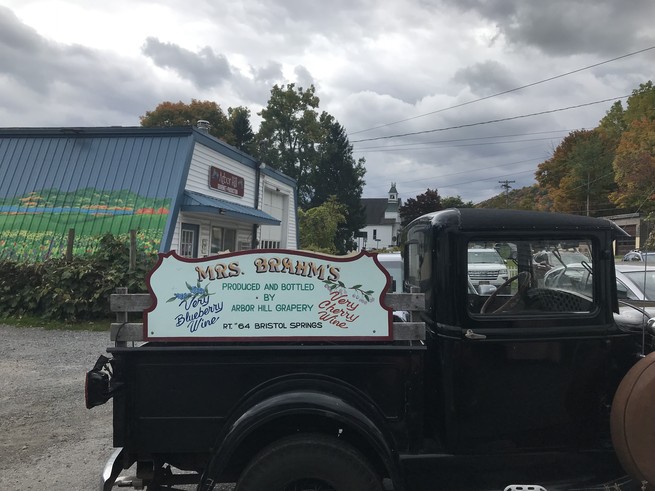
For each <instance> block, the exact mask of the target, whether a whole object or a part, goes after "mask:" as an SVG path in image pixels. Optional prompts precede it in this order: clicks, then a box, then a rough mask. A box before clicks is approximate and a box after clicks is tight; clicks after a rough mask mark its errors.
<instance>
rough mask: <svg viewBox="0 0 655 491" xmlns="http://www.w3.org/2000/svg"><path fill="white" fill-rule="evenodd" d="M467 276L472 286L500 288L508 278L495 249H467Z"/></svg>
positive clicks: (503, 263)
mask: <svg viewBox="0 0 655 491" xmlns="http://www.w3.org/2000/svg"><path fill="white" fill-rule="evenodd" d="M468 275H469V278H470V279H471V283H472V284H473V286H478V285H494V286H500V285H502V284H503V283H505V281H507V279H508V278H509V272H508V270H507V265H506V264H505V261H503V258H502V257H500V254H498V252H497V251H496V250H495V249H469V250H468Z"/></svg>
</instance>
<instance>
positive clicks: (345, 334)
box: [143, 249, 393, 343]
mask: <svg viewBox="0 0 655 491" xmlns="http://www.w3.org/2000/svg"><path fill="white" fill-rule="evenodd" d="M286 259H288V260H289V261H290V262H285V260H286ZM298 263H301V264H302V265H303V267H305V266H306V265H312V268H313V269H307V268H309V266H307V268H305V269H302V268H301V269H297V268H299V266H298ZM349 265H350V267H349ZM294 268H296V269H295V270H294ZM191 272H194V273H193V274H194V278H193V279H194V280H195V279H199V278H202V280H201V281H198V283H195V281H193V280H192V278H191ZM304 273H306V274H304ZM203 275H204V276H203ZM210 276H214V277H213V278H211V277H210ZM182 277H184V279H183V278H182ZM167 278H174V282H175V283H176V284H177V287H176V288H174V287H173V286H172V285H171V283H173V282H172V281H169V280H167ZM362 278H365V279H362ZM204 280H207V283H206V284H205V286H203V285H202V284H203V283H204ZM342 280H343V281H342ZM240 281H241V283H239V282H240ZM243 281H245V282H246V283H243ZM289 282H293V283H289ZM391 282H392V280H391V276H390V275H389V273H388V272H387V271H386V269H385V268H384V267H383V266H382V265H381V264H380V262H379V261H378V258H377V253H371V252H369V251H364V250H363V251H360V252H359V253H358V254H357V255H354V256H332V255H325V254H317V253H313V252H309V251H299V250H288V249H251V250H248V251H240V252H234V253H227V254H220V255H215V256H209V257H204V258H185V257H181V256H179V255H178V254H177V252H176V251H174V250H173V251H169V252H166V253H160V254H159V258H158V261H157V263H156V265H155V266H154V267H153V269H152V270H151V271H150V272H149V273H148V275H147V277H146V283H147V286H148V291H149V293H150V296H151V298H152V304H151V306H150V307H149V308H148V309H146V310H145V311H144V316H143V339H144V340H145V341H164V342H238V343H248V342H268V341H274V342H280V341H282V342H290V341H293V342H295V341H318V342H320V341H331V342H334V341H390V340H392V324H393V309H391V308H390V307H388V306H386V305H385V303H384V297H385V295H386V294H387V292H388V291H389V287H390V285H391ZM350 283H352V284H350ZM364 283H367V285H366V286H363V284H364ZM210 284H211V285H212V287H211V288H210ZM284 284H287V285H289V284H290V285H291V286H293V289H294V290H296V291H294V292H290V293H289V292H284V294H283V295H282V297H283V298H284V297H285V296H286V297H287V298H288V297H289V295H291V298H293V300H292V301H297V302H298V303H292V304H290V305H289V304H285V303H282V304H279V303H273V302H272V300H271V303H270V305H273V306H274V307H275V308H271V307H270V306H269V307H268V308H269V310H267V311H261V310H262V309H263V308H264V307H262V305H267V304H266V303H264V299H265V298H266V296H268V297H269V298H271V299H272V298H273V297H275V296H276V295H277V293H279V292H278V291H277V289H276V290H272V289H273V288H276V285H280V286H281V285H284ZM193 285H195V286H193ZM214 285H216V287H214ZM218 285H220V287H219V286H218ZM370 285H372V286H370ZM238 286H242V287H243V288H237V287H238ZM317 286H318V287H324V288H316V287H317ZM246 287H248V289H245V288H246ZM221 288H222V289H223V290H221V291H220V292H219V291H214V292H212V291H211V290H217V289H218V290H220V289H221ZM226 288H227V290H226ZM265 288H270V289H271V291H269V293H268V294H265V293H264V292H265V290H264V289H265ZM235 289H237V290H242V291H239V292H238V293H235V294H234V295H232V292H231V290H235ZM287 289H288V288H287ZM182 290H184V291H182ZM187 290H188V291H187ZM282 290H285V288H282ZM219 293H223V294H224V297H221V295H220V294H219ZM260 294H261V296H262V298H261V299H260V298H259V295H260ZM212 295H216V296H214V297H212V300H214V303H210V299H209V297H210V296H212ZM271 295H272V296H271ZM219 297H220V298H221V299H222V300H221V301H220V303H219V302H218V299H219ZM225 297H227V300H228V305H227V307H228V309H231V311H230V312H223V309H224V308H225V305H224V304H225V303H226V302H225V301H224V300H223V298H225ZM278 298H279V297H278ZM234 299H238V300H241V301H242V303H241V304H237V303H232V304H229V301H231V300H234ZM201 300H202V301H203V302H206V303H204V304H203V305H202V306H200V305H199V304H200V302H201ZM317 300H320V301H317ZM284 301H285V300H282V302H284ZM312 301H313V303H312ZM256 302H259V303H256ZM176 305H177V306H176ZM240 305H244V306H248V310H246V309H243V307H240V308H242V309H243V310H246V312H237V313H236V314H235V313H233V311H234V309H235V308H236V306H240ZM255 306H256V307H257V308H255ZM294 306H297V307H296V308H292V307H294ZM303 306H304V307H303ZM301 308H302V309H304V310H303V312H307V314H306V315H307V316H308V318H307V322H298V321H297V320H304V319H305V318H304V317H303V316H304V315H305V314H302V315H300V313H299V311H300V310H301ZM219 309H220V310H219ZM252 309H254V311H253V310H252ZM286 309H290V310H292V311H291V312H289V313H287V312H286ZM321 309H323V310H321ZM358 309H359V310H358ZM274 310H277V311H278V312H274ZM280 310H282V312H281V313H280V312H279V311H280ZM294 310H296V311H294ZM319 311H320V312H319ZM207 312H208V314H207ZM335 312H336V314H335ZM198 314H202V315H200V317H202V318H203V319H204V320H202V321H201V320H200V318H199V317H198ZM205 316H206V317H205ZM225 316H227V320H229V321H230V322H226V321H225V320H220V318H223V319H224V318H225ZM248 316H250V317H248ZM266 316H269V319H271V318H272V320H274V321H276V322H264V320H265V319H266ZM298 316H300V317H301V318H302V319H299V317H298ZM316 316H318V317H316ZM360 316H361V320H360ZM236 317H238V318H250V319H252V318H261V322H254V323H253V321H250V323H252V324H253V326H250V325H248V327H247V328H243V326H244V325H245V324H246V323H247V321H244V322H243V323H241V326H239V327H238V329H239V330H241V331H240V332H239V331H234V328H235V327H236V326H237V325H238V324H239V322H238V321H237V322H235V321H234V320H233V319H234V318H236ZM174 319H177V321H174ZM284 319H286V320H284ZM293 319H296V321H294V320H293ZM325 319H329V320H328V322H323V321H324V320H325ZM185 322H186V324H185ZM194 323H195V324H194ZM199 323H202V324H203V325H200V324H199ZM219 323H220V324H221V325H222V329H219ZM172 324H176V325H175V326H172ZM214 324H216V327H214ZM265 324H266V325H267V326H268V325H275V327H274V328H271V327H267V328H264V327H261V326H264V325H265ZM282 324H283V325H284V326H283V327H280V326H281V325H282ZM226 325H229V326H230V327H229V329H226V327H225V326H226ZM319 325H320V327H318V326H319ZM183 326H186V327H184V328H183V329H179V328H180V327H183ZM198 326H199V327H198ZM205 327H207V328H208V329H207V330H206V331H205ZM317 327H318V328H317ZM319 328H320V329H321V330H320V331H319V330H318V329H319ZM324 328H325V329H324ZM338 328H341V329H338ZM185 329H186V330H185ZM191 329H193V331H192V330H191ZM245 329H249V330H248V331H247V332H246V331H245ZM216 330H219V332H220V334H216V333H215V332H214V331H216ZM173 331H174V332H175V333H184V334H180V335H178V334H171V332H173ZM187 331H188V332H187ZM198 331H200V332H212V334H211V335H204V334H196V332H198ZM273 331H274V332H273ZM223 333H224V334H223ZM263 333H265V334H263ZM303 333H310V334H303Z"/></svg>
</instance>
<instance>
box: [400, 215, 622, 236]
mask: <svg viewBox="0 0 655 491" xmlns="http://www.w3.org/2000/svg"><path fill="white" fill-rule="evenodd" d="M420 221H423V222H430V223H431V224H432V225H433V226H441V227H454V228H456V229H459V230H462V231H467V230H473V231H481V230H482V231H483V230H499V229H505V228H510V229H512V230H550V231H553V230H578V229H586V230H611V231H613V232H614V234H615V235H617V236H626V235H628V234H627V233H626V232H625V231H624V230H623V229H621V228H620V227H619V226H618V225H616V224H615V223H614V222H612V221H610V220H608V219H606V218H594V217H587V216H581V215H569V214H566V213H552V212H543V211H526V210H504V209H492V208H449V209H446V210H441V211H436V212H432V213H428V214H426V215H423V216H422V217H419V218H417V219H416V220H415V221H414V222H420ZM414 222H413V223H414ZM410 226H411V224H410Z"/></svg>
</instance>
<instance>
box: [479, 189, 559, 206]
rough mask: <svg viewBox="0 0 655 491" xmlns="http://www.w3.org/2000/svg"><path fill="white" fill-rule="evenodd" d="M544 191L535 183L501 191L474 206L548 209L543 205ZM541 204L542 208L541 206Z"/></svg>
mask: <svg viewBox="0 0 655 491" xmlns="http://www.w3.org/2000/svg"><path fill="white" fill-rule="evenodd" d="M545 194H546V193H545V191H544V190H543V189H542V188H541V187H539V186H538V185H536V184H533V185H532V186H524V187H522V188H518V189H512V190H511V191H510V192H509V193H507V194H505V193H501V194H498V195H496V196H493V197H491V198H489V199H487V200H484V201H481V202H480V203H477V204H476V205H475V207H476V208H510V209H512V210H540V209H548V207H546V206H543V201H544V199H545ZM542 206H543V208H542Z"/></svg>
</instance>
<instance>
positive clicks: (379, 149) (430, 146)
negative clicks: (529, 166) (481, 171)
mask: <svg viewBox="0 0 655 491" xmlns="http://www.w3.org/2000/svg"><path fill="white" fill-rule="evenodd" d="M556 138H559V137H555V136H551V137H547V138H529V139H525V140H500V141H495V142H486V143H462V144H460V145H439V144H438V143H435V144H431V143H409V144H407V145H425V146H423V147H418V148H407V145H394V146H392V147H368V148H362V149H358V150H353V153H358V152H367V153H378V152H400V151H409V150H430V149H439V148H459V147H480V146H485V145H504V144H507V143H529V142H537V141H547V140H551V141H552V140H553V139H556ZM473 139H474V138H473Z"/></svg>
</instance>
